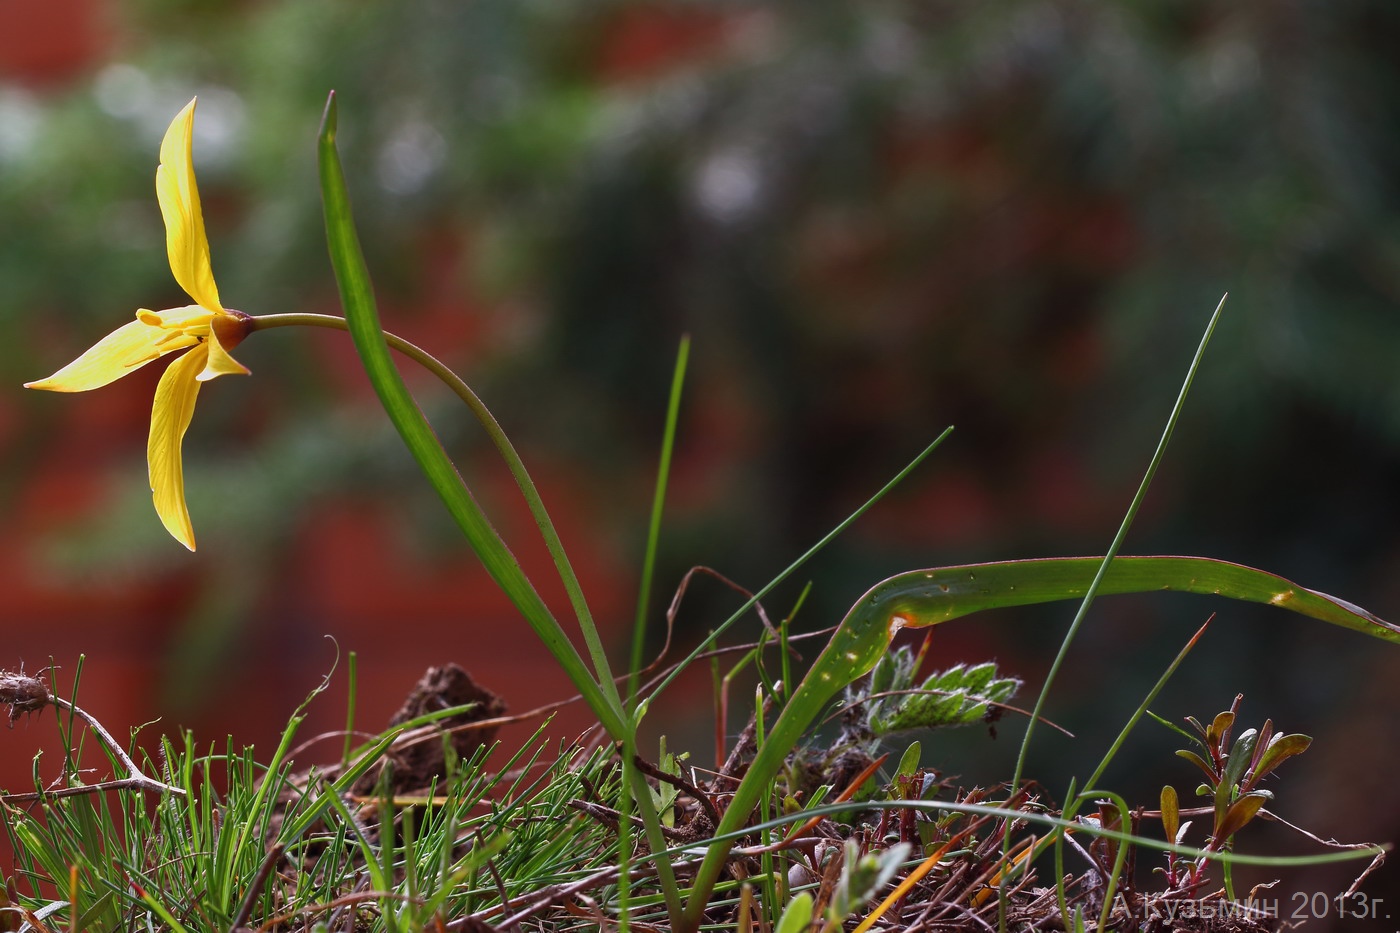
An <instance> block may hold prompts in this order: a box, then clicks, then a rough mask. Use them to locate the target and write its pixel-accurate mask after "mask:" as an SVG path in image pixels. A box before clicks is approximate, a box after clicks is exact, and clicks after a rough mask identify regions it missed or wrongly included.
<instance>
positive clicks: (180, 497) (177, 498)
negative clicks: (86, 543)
mask: <svg viewBox="0 0 1400 933" xmlns="http://www.w3.org/2000/svg"><path fill="white" fill-rule="evenodd" d="M208 355H209V351H208V349H207V344H203V343H201V344H199V345H198V346H196V347H195V348H194V349H192V350H191V351H190V352H188V353H186V354H185V355H184V356H182V357H180V358H179V359H178V360H176V361H175V362H173V363H171V364H170V367H169V368H168V369H166V371H165V374H164V375H163V376H161V377H160V384H159V385H157V386H156V401H155V404H154V405H153V406H151V435H150V438H149V439H148V441H147V443H146V462H147V465H148V467H149V469H150V478H151V496H152V499H153V500H154V502H155V506H156V514H157V515H159V516H160V520H161V523H162V524H164V525H165V530H166V531H168V532H170V534H171V535H173V536H174V538H175V540H176V541H179V542H180V543H181V544H183V545H184V546H185V547H187V548H189V549H190V550H191V551H193V550H194V526H193V525H191V524H190V512H189V508H188V507H187V506H186V505H185V469H184V460H183V456H182V454H181V451H180V445H181V442H182V441H183V440H184V438H185V429H186V428H188V427H189V426H190V418H191V417H193V415H194V402H195V399H196V398H197V397H198V395H199V380H198V379H196V378H195V377H196V375H197V374H198V373H199V371H200V370H201V369H203V368H204V365H205V362H206V361H207V357H208Z"/></svg>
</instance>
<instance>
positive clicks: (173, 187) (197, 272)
mask: <svg viewBox="0 0 1400 933" xmlns="http://www.w3.org/2000/svg"><path fill="white" fill-rule="evenodd" d="M194 105H195V102H194V101H193V100H192V101H190V102H189V103H188V104H186V105H185V109H183V110H181V111H180V112H179V113H178V114H177V115H176V116H175V119H174V120H173V121H172V122H171V124H170V129H168V130H166V131H165V139H164V140H162V141H161V144H160V165H159V167H157V168H156V199H157V200H159V201H160V213H161V216H162V217H164V218H165V250H166V252H167V253H168V254H169V256H170V271H171V272H173V273H175V281H177V282H179V283H180V287H181V288H183V289H184V290H185V291H186V292H187V293H188V294H189V296H190V297H191V298H193V299H194V300H195V301H196V302H198V303H199V304H200V305H202V306H203V307H205V308H207V309H209V310H210V311H222V310H223V305H221V304H219V289H218V287H217V286H215V284H214V272H213V270H212V269H211V268H210V266H209V239H208V238H207V237H206V236H205V235H204V214H203V212H202V211H200V208H199V188H198V187H197V186H196V185H195V180H194V155H193V148H194V147H193V142H192V141H193V138H194Z"/></svg>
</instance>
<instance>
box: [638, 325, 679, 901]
mask: <svg viewBox="0 0 1400 933" xmlns="http://www.w3.org/2000/svg"><path fill="white" fill-rule="evenodd" d="M689 357H690V337H689V336H685V337H682V338H681V346H680V350H679V351H677V353H676V368H675V371H674V373H673V374H672V376H671V396H670V399H669V400H668V401H667V403H666V429H665V431H664V433H663V434H662V436H661V461H660V463H659V464H658V465H657V468H656V491H655V493H654V494H653V495H652V499H651V520H650V522H649V523H648V525H647V543H646V551H645V553H644V555H643V557H642V581H641V585H640V588H639V593H638V595H637V618H636V621H635V622H634V623H633V626H632V657H631V663H630V665H629V666H628V677H627V699H628V705H629V707H631V706H634V705H635V704H636V700H637V677H638V672H639V671H640V670H641V668H642V650H643V648H644V647H645V645H646V624H647V610H648V608H649V607H650V605H651V584H652V578H653V577H654V576H655V573H656V546H657V541H658V540H659V539H660V537H661V513H662V510H663V508H664V507H665V505H666V483H667V480H668V479H669V478H670V475H671V452H672V451H673V450H674V449H675V446H676V422H677V420H678V419H679V416H680V409H681V387H682V386H683V385H684V384H685V366H686V360H687V359H689ZM621 877H622V879H623V880H624V882H625V879H626V878H627V873H626V872H623V873H622V876H621Z"/></svg>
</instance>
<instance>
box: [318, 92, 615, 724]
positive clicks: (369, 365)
mask: <svg viewBox="0 0 1400 933" xmlns="http://www.w3.org/2000/svg"><path fill="white" fill-rule="evenodd" d="M335 132H336V106H335V94H334V93H332V94H331V96H330V99H329V100H328V101H327V102H326V113H325V117H324V119H323V120H322V123H321V134H320V138H319V144H318V151H319V155H320V159H319V162H320V176H321V198H322V202H323V206H324V210H325V215H326V239H327V242H328V245H329V247H330V255H331V266H332V267H333V269H334V271H335V279H336V284H337V285H338V286H339V288H340V301H341V304H342V305H343V306H344V308H345V319H346V321H347V323H348V324H349V327H350V336H351V338H352V339H353V340H354V343H355V349H356V351H357V352H358V353H359V354H360V359H361V361H362V362H363V364H364V367H365V372H366V373H367V374H368V375H369V379H370V382H371V383H372V384H373V385H374V390H375V392H376V393H377V394H378V396H379V400H380V402H381V403H382V404H383V406H384V410H385V411H386V412H387V413H388V415H389V419H390V420H391V421H392V422H393V424H394V427H395V428H397V429H398V432H399V435H400V436H401V437H402V438H403V440H404V443H405V444H406V445H407V446H408V448H409V450H410V451H411V452H412V454H413V456H414V459H416V460H417V461H418V465H419V466H420V467H421V468H422V470H423V472H424V474H425V475H426V476H427V477H428V481H429V482H430V483H431V484H432V486H433V488H434V489H435V490H436V491H437V493H438V495H439V496H440V497H441V498H442V501H443V503H444V504H445V505H446V506H447V510H448V512H449V513H450V514H451V515H452V517H453V519H454V520H455V521H456V522H457V525H458V526H459V527H460V528H461V529H462V532H463V533H464V534H465V535H466V537H467V540H468V541H469V542H470V543H471V546H472V548H473V549H474V550H475V551H476V553H477V556H478V557H480V559H481V562H482V564H483V565H484V566H485V567H486V571H487V573H489V574H490V575H491V579H493V580H494V581H495V582H496V584H497V585H498V586H499V587H500V588H501V589H502V590H503V591H504V592H505V594H506V595H507V596H508V597H510V600H511V602H513V603H514V604H515V606H516V607H517V608H518V609H519V610H520V612H521V614H522V615H524V616H525V619H526V621H527V622H529V623H530V626H531V627H532V628H533V629H534V630H535V632H536V633H537V634H538V635H539V637H540V639H541V640H542V641H543V642H544V644H545V647H546V648H548V649H549V652H550V653H551V654H552V655H554V658H555V660H557V661H558V662H559V664H560V666H561V667H562V668H563V669H564V671H565V672H566V673H567V674H568V676H569V679H570V680H572V681H573V682H574V685H575V686H576V687H578V689H579V692H580V693H582V694H583V697H584V699H585V700H586V701H587V703H588V705H589V706H590V707H591V708H592V709H593V712H594V714H595V715H596V716H597V717H598V719H599V721H600V722H602V723H603V726H604V727H605V728H606V729H607V730H608V732H609V733H610V734H612V735H613V736H614V737H617V738H621V737H622V736H623V735H624V734H625V733H626V724H625V718H624V716H623V714H622V711H621V709H620V708H618V707H615V706H614V704H612V703H610V702H609V701H608V697H607V696H605V694H604V692H603V691H602V689H601V688H600V687H599V686H598V684H597V682H595V681H594V680H593V678H592V675H591V674H590V673H589V671H588V668H587V666H586V665H585V664H584V662H583V659H582V658H581V657H580V656H579V654H578V651H577V650H576V649H575V648H574V646H573V644H572V643H571V642H570V641H569V639H568V637H567V636H566V635H565V634H564V631H563V629H562V628H561V627H560V626H559V623H558V621H556V620H555V618H554V615H553V614H552V613H551V612H550V611H549V607H547V606H546V605H545V603H544V601H543V600H542V599H541V598H540V596H539V594H538V593H537V592H536V591H535V588H534V586H533V585H532V584H531V583H530V580H529V579H528V578H527V577H526V576H525V572H524V571H523V570H522V569H521V567H520V564H519V563H518V562H517V561H516V559H515V556H514V555H513V554H511V552H510V548H509V547H507V546H506V543H505V541H504V540H502V538H501V536H500V534H499V533H498V532H497V531H496V529H495V528H493V527H492V526H491V523H490V521H489V520H488V519H487V518H486V515H485V513H484V512H483V511H482V510H481V507H480V506H479V505H478V504H477V502H476V500H475V499H474V498H473V496H472V494H471V492H470V490H468V489H467V486H466V484H465V483H464V482H463V481H462V477H461V475H460V474H458V472H457V469H456V467H455V466H453V464H452V461H451V459H450V458H449V457H448V456H447V452H446V451H444V450H443V448H442V444H441V443H440V442H439V441H438V439H437V436H436V435H435V434H434V433H433V429H432V427H431V426H429V424H428V420H427V419H426V418H425V417H424V416H423V413H422V411H420V410H419V408H418V405H417V404H416V403H415V402H414V400H413V396H412V395H410V394H409V391H408V388H407V387H406V386H405V385H404V382H403V378H402V377H401V376H400V375H399V371H398V369H397V368H396V367H395V366H394V362H393V360H392V358H391V357H390V354H389V346H388V344H387V343H386V341H385V337H384V330H383V327H382V326H381V325H380V322H379V311H378V309H377V308H376V306H375V301H374V291H373V288H372V287H371V285H370V279H369V271H368V270H367V269H366V267H365V261H364V254H363V253H362V252H361V250H360V241H359V237H358V236H357V234H356V233H355V223H354V219H353V218H352V216H351V213H350V198H349V194H348V193H347V191H346V187H345V176H344V173H343V171H342V170H341V166H340V156H339V154H338V153H337V151H336V147H335Z"/></svg>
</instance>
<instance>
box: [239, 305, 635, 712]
mask: <svg viewBox="0 0 1400 933" xmlns="http://www.w3.org/2000/svg"><path fill="white" fill-rule="evenodd" d="M270 327H325V328H328V329H331V330H342V331H349V329H350V326H349V324H348V323H347V322H346V320H345V319H344V318H342V317H336V316H334V315H330V314H307V313H295V314H267V315H256V316H254V317H253V319H252V329H253V330H264V329H266V328H270ZM384 339H385V341H386V342H387V343H388V344H389V346H390V347H392V348H393V349H395V350H397V351H398V352H400V353H402V354H403V355H404V356H406V357H408V358H409V359H411V360H413V362H415V363H417V364H418V365H419V366H422V367H423V368H424V369H426V370H427V371H428V372H430V373H432V374H433V375H434V376H436V377H437V378H438V379H439V380H440V381H441V382H442V383H443V384H444V385H446V386H447V387H448V388H449V389H451V390H452V392H453V394H455V395H456V396H457V397H458V398H460V399H461V400H462V401H463V402H464V403H465V404H466V406H467V407H468V408H469V409H471V412H472V414H473V415H475V416H476V420H477V421H478V422H480V423H481V426H482V427H483V428H484V429H485V430H486V434H487V436H488V437H489V438H490V439H491V443H492V444H493V445H494V446H495V448H496V451H497V452H498V453H499V454H500V455H501V458H502V459H503V460H505V462H506V466H507V467H508V468H509V469H510V473H511V476H512V477H514V478H515V484H516V486H518V487H519V488H520V493H521V495H523V496H524V497H525V504H526V505H527V506H528V507H529V509H530V515H531V517H533V518H534V520H535V525H536V527H538V528H539V530H540V534H541V535H542V536H543V537H544V543H545V547H546V548H548V549H549V554H550V557H552V558H553V560H554V566H555V569H556V570H557V571H558V572H559V579H560V580H561V581H562V582H563V584H564V590H565V592H567V593H568V596H569V604H570V605H571V606H573V609H574V614H575V615H576V616H577V617H578V622H579V628H580V629H581V630H582V632H583V639H584V642H585V643H586V644H587V646H588V653H589V655H590V656H591V657H592V658H593V669H594V673H595V674H596V676H597V680H598V683H599V685H600V686H601V687H602V688H603V690H604V691H606V692H607V693H608V694H609V699H610V700H612V701H613V702H614V704H615V705H616V707H617V708H618V709H621V707H622V701H621V698H620V696H619V695H618V692H617V687H616V685H615V684H614V682H613V675H612V667H611V666H610V665H609V664H608V658H607V654H606V652H605V651H604V650H603V643H602V640H601V639H599V637H598V630H597V627H596V626H595V625H594V623H593V614H592V613H591V612H590V611H589V609H588V603H587V601H585V599H584V596H583V589H582V587H581V586H579V582H578V576H577V575H576V574H575V573H574V569H573V565H572V564H570V563H569V558H568V555H567V554H566V553H565V552H564V544H563V542H562V541H560V540H559V533H558V532H557V531H556V530H555V528H554V523H553V522H552V521H550V518H549V512H548V510H546V509H545V506H544V501H543V500H541V499H540V494H539V490H538V488H536V486H535V483H534V481H533V480H532V479H530V474H529V471H528V470H526V469H525V463H524V461H523V460H521V459H520V454H519V453H517V452H516V450H515V445H513V444H512V443H511V442H510V438H508V437H507V436H506V432H505V430H504V429H503V428H502V427H501V425H500V422H498V421H497V420H496V416H495V415H493V414H491V410H490V409H489V408H487V407H486V403H485V402H483V401H482V400H481V397H480V396H478V395H477V394H476V392H474V391H473V390H472V388H471V386H469V385H467V384H466V382H465V381H463V379H462V377H461V376H458V375H457V374H456V373H455V372H453V371H452V370H451V368H449V367H448V366H447V365H446V364H445V363H443V362H442V361H441V360H439V359H438V358H437V357H435V356H433V355H432V354H431V353H429V352H428V351H426V350H424V349H423V348H422V347H419V346H418V345H417V344H414V343H410V342H409V341H407V340H405V339H403V338H402V337H399V336H397V335H396V334H391V333H389V332H387V331H385V333H384Z"/></svg>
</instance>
